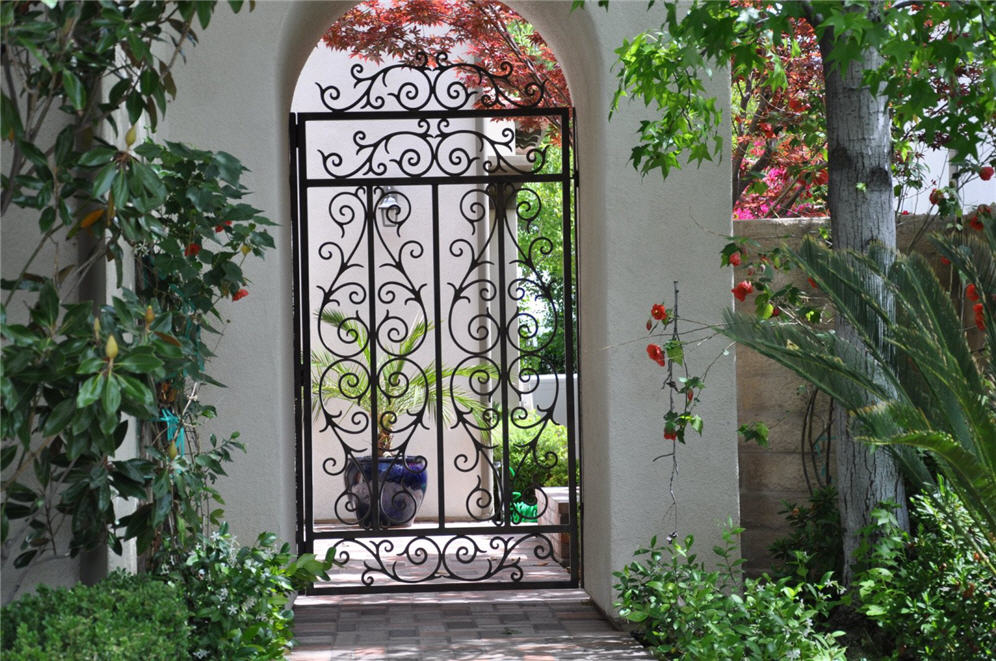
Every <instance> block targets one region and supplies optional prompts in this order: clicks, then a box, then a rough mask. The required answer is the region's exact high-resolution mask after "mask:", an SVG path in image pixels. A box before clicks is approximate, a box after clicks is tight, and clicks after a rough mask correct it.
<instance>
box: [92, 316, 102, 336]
mask: <svg viewBox="0 0 996 661" xmlns="http://www.w3.org/2000/svg"><path fill="white" fill-rule="evenodd" d="M93 339H94V340H96V341H97V342H100V317H94V318H93Z"/></svg>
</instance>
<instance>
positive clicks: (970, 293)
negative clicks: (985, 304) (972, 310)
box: [965, 282, 979, 302]
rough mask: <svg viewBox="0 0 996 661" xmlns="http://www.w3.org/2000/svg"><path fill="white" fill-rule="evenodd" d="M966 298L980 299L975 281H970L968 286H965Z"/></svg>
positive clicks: (971, 299)
mask: <svg viewBox="0 0 996 661" xmlns="http://www.w3.org/2000/svg"><path fill="white" fill-rule="evenodd" d="M965 298H967V299H968V300H970V301H973V302H974V301H977V300H979V292H978V291H977V290H976V289H975V283H974V282H970V283H969V284H968V286H967V287H965Z"/></svg>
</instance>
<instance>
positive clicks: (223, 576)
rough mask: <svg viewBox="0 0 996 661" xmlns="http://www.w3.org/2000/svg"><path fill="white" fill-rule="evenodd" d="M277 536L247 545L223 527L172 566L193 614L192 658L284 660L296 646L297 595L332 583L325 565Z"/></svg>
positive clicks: (172, 576) (170, 574)
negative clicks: (320, 582) (293, 603)
mask: <svg viewBox="0 0 996 661" xmlns="http://www.w3.org/2000/svg"><path fill="white" fill-rule="evenodd" d="M276 541H277V536H276V535H274V534H273V533H267V532H265V533H262V534H260V536H259V537H258V538H257V540H256V544H255V545H253V546H241V547H240V546H239V544H238V543H237V542H236V540H235V538H234V537H233V536H232V535H231V534H230V533H229V532H228V524H222V526H221V528H220V529H219V530H218V532H216V533H213V534H212V535H211V536H210V537H205V538H203V539H202V540H201V543H200V544H197V545H196V546H195V547H194V548H193V550H191V551H190V552H189V553H188V554H187V555H186V558H185V559H183V560H182V561H181V562H179V563H178V564H177V565H175V566H173V567H171V568H164V569H163V571H165V572H167V574H166V578H167V581H168V582H169V583H170V584H172V585H175V586H177V587H178V588H180V589H181V590H182V591H183V593H184V594H185V595H186V597H187V605H188V606H189V610H190V627H191V633H190V653H191V655H193V656H194V657H195V658H197V659H279V658H283V656H284V654H285V653H286V652H287V651H288V650H289V649H290V646H291V642H292V631H291V624H292V621H293V618H294V613H293V611H291V609H290V603H289V602H290V599H289V598H290V595H291V593H292V592H293V591H295V590H298V589H301V588H303V587H304V586H306V585H307V584H308V583H310V582H311V581H313V580H314V579H315V578H316V577H322V578H325V579H327V578H328V576H326V575H325V573H324V572H325V570H326V569H328V567H329V566H330V563H327V562H325V563H323V562H321V561H319V560H316V559H315V556H314V555H312V554H310V553H308V554H304V555H302V556H300V557H295V556H294V555H293V554H292V553H291V552H290V546H289V545H288V544H283V545H282V546H281V547H280V548H279V549H277V548H276V547H275V544H276Z"/></svg>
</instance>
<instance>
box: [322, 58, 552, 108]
mask: <svg viewBox="0 0 996 661" xmlns="http://www.w3.org/2000/svg"><path fill="white" fill-rule="evenodd" d="M434 59H435V62H434V63H433V64H430V62H429V56H428V55H427V54H426V53H419V54H418V55H417V56H416V58H415V61H414V62H413V63H411V64H408V63H402V64H392V65H389V66H386V67H378V68H377V69H376V70H375V71H373V72H372V73H369V74H368V73H367V71H366V67H365V66H364V64H363V63H360V62H358V63H356V64H354V65H353V66H351V67H350V69H349V75H350V78H351V79H352V81H351V83H352V89H348V90H343V89H340V88H339V87H338V86H336V85H322V84H321V83H318V82H316V83H315V85H317V87H318V91H319V95H320V97H321V101H322V105H324V106H325V107H326V108H327V109H328V110H329V111H330V112H335V113H340V112H343V113H344V112H348V111H360V110H391V109H401V110H410V111H417V110H428V109H432V110H437V109H438V110H458V109H461V108H466V107H468V106H470V105H471V104H474V103H476V104H477V105H478V106H480V107H482V108H538V107H541V106H542V104H543V102H544V100H545V94H546V89H545V87H544V86H542V85H539V84H536V83H529V84H527V85H526V86H525V87H523V88H521V89H519V88H517V87H516V86H515V84H514V83H513V82H512V73H513V67H512V65H511V64H510V63H508V62H502V63H501V65H500V66H499V67H498V70H497V71H488V70H487V69H483V68H481V67H479V66H477V65H476V64H471V63H469V62H454V63H450V61H449V56H448V55H447V54H446V53H439V54H437V55H436V56H435V58H434Z"/></svg>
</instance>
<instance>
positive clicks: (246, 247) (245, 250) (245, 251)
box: [242, 243, 252, 255]
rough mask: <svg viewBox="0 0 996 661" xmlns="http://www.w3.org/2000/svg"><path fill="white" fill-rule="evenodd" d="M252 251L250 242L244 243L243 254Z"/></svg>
mask: <svg viewBox="0 0 996 661" xmlns="http://www.w3.org/2000/svg"><path fill="white" fill-rule="evenodd" d="M250 252H252V248H251V247H250V246H249V244H248V243H243V244H242V254H243V255H248V254H249V253H250Z"/></svg>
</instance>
